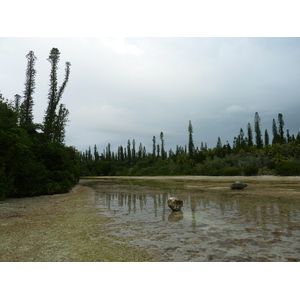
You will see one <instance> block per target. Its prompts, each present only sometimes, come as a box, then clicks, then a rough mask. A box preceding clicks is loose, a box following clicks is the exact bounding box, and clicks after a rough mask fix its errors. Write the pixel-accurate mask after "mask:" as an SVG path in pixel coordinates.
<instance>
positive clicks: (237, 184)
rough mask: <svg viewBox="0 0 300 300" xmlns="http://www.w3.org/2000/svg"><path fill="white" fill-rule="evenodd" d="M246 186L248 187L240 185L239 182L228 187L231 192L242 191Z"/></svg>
mask: <svg viewBox="0 0 300 300" xmlns="http://www.w3.org/2000/svg"><path fill="white" fill-rule="evenodd" d="M246 186H248V185H247V184H246V183H242V182H240V181H236V182H235V183H233V184H232V185H231V186H230V187H231V189H233V190H242V189H243V188H245V187H246Z"/></svg>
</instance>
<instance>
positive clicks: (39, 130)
mask: <svg viewBox="0 0 300 300" xmlns="http://www.w3.org/2000/svg"><path fill="white" fill-rule="evenodd" d="M26 58H27V69H26V74H25V75H26V77H25V88H24V94H23V95H22V96H21V95H18V94H16V95H15V99H14V101H11V100H8V99H5V98H4V97H3V96H2V94H1V93H0V141H1V144H0V199H2V198H5V197H24V196H35V195H42V194H54V193H63V192H68V191H69V190H70V188H71V187H73V186H74V185H75V184H76V183H77V182H78V180H79V176H80V165H79V159H78V153H77V151H76V149H75V148H73V147H67V146H65V145H64V139H65V126H66V123H67V121H68V115H69V111H68V109H67V108H66V107H65V105H64V104H61V103H60V100H61V98H62V95H63V93H64V90H65V88H66V85H67V82H68V80H69V74H70V66H71V64H70V63H69V62H66V66H65V78H64V81H63V83H62V84H61V86H58V82H57V69H58V63H59V58H60V52H59V50H58V49H57V48H53V49H52V50H51V51H50V54H49V57H48V61H49V62H50V65H51V70H50V83H49V93H48V105H47V108H46V111H45V116H44V122H43V124H37V123H34V116H33V105H34V100H33V94H34V90H35V76H36V70H35V61H36V59H37V58H36V56H35V55H34V52H33V51H30V52H29V53H28V54H27V55H26Z"/></svg>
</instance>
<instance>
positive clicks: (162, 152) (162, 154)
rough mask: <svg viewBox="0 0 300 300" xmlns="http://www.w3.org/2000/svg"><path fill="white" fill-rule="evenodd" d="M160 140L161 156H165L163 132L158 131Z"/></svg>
mask: <svg viewBox="0 0 300 300" xmlns="http://www.w3.org/2000/svg"><path fill="white" fill-rule="evenodd" d="M160 140H161V158H162V159H165V158H166V152H165V141H164V134H163V132H161V133H160Z"/></svg>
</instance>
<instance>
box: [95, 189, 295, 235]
mask: <svg viewBox="0 0 300 300" xmlns="http://www.w3.org/2000/svg"><path fill="white" fill-rule="evenodd" d="M169 197H171V195H170V194H168V193H160V194H149V193H144V194H137V193H126V192H117V193H110V192H99V191H98V193H97V199H98V200H101V201H103V205H104V206H105V207H106V208H107V210H108V211H112V212H114V213H115V214H124V213H126V214H127V215H132V216H139V217H140V218H144V219H145V220H146V219H147V220H150V219H151V216H152V217H153V219H157V218H159V219H161V220H163V221H165V220H168V221H171V222H174V221H180V220H183V219H184V218H186V219H189V220H190V224H191V226H192V228H194V229H195V227H196V226H197V222H199V220H200V221H201V220H202V219H203V218H205V217H207V216H209V217H210V218H214V220H215V221H216V220H217V219H220V218H221V219H222V218H223V219H226V218H232V217H233V218H232V220H231V221H232V223H236V224H238V223H243V224H248V223H251V224H252V225H255V226H260V227H261V228H262V229H263V230H264V231H268V230H270V229H272V226H274V225H276V226H279V227H280V229H281V230H287V234H288V235H292V230H291V228H295V226H296V227H297V224H298V221H299V219H300V213H299V208H298V206H297V207H296V206H294V205H293V203H292V201H291V203H288V202H286V201H285V202H281V201H273V202H270V201H266V202H265V203H264V202H263V201H261V202H257V201H253V202H247V201H245V200H244V199H219V200H217V199H216V200H208V199H199V198H196V197H191V196H187V197H186V199H183V198H181V199H183V201H184V205H183V208H182V211H181V212H180V213H179V214H172V211H171V209H170V208H169V207H168V205H167V199H168V198H169ZM200 214H201V216H202V217H200ZM293 222H296V224H292V223H293Z"/></svg>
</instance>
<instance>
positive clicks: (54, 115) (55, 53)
mask: <svg viewBox="0 0 300 300" xmlns="http://www.w3.org/2000/svg"><path fill="white" fill-rule="evenodd" d="M59 57H60V52H59V50H58V49H57V48H52V50H51V51H50V54H49V57H48V61H49V62H50V64H51V71H50V84H49V85H50V89H49V93H48V107H47V110H46V114H45V117H44V133H45V136H46V138H47V139H48V140H49V141H58V142H62V139H63V138H64V134H61V133H60V131H64V129H65V125H66V122H67V116H68V111H67V109H66V108H65V107H64V106H59V111H58V112H57V108H58V104H59V101H60V100H61V97H62V95H63V93H64V91H65V88H66V85H67V82H68V80H69V75H70V66H71V64H70V63H69V62H66V68H65V79H64V81H63V83H62V85H61V86H60V87H59V88H58V86H57V85H58V83H57V69H58V63H59ZM61 118H63V120H62V119H61ZM58 119H60V120H59V121H58Z"/></svg>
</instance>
